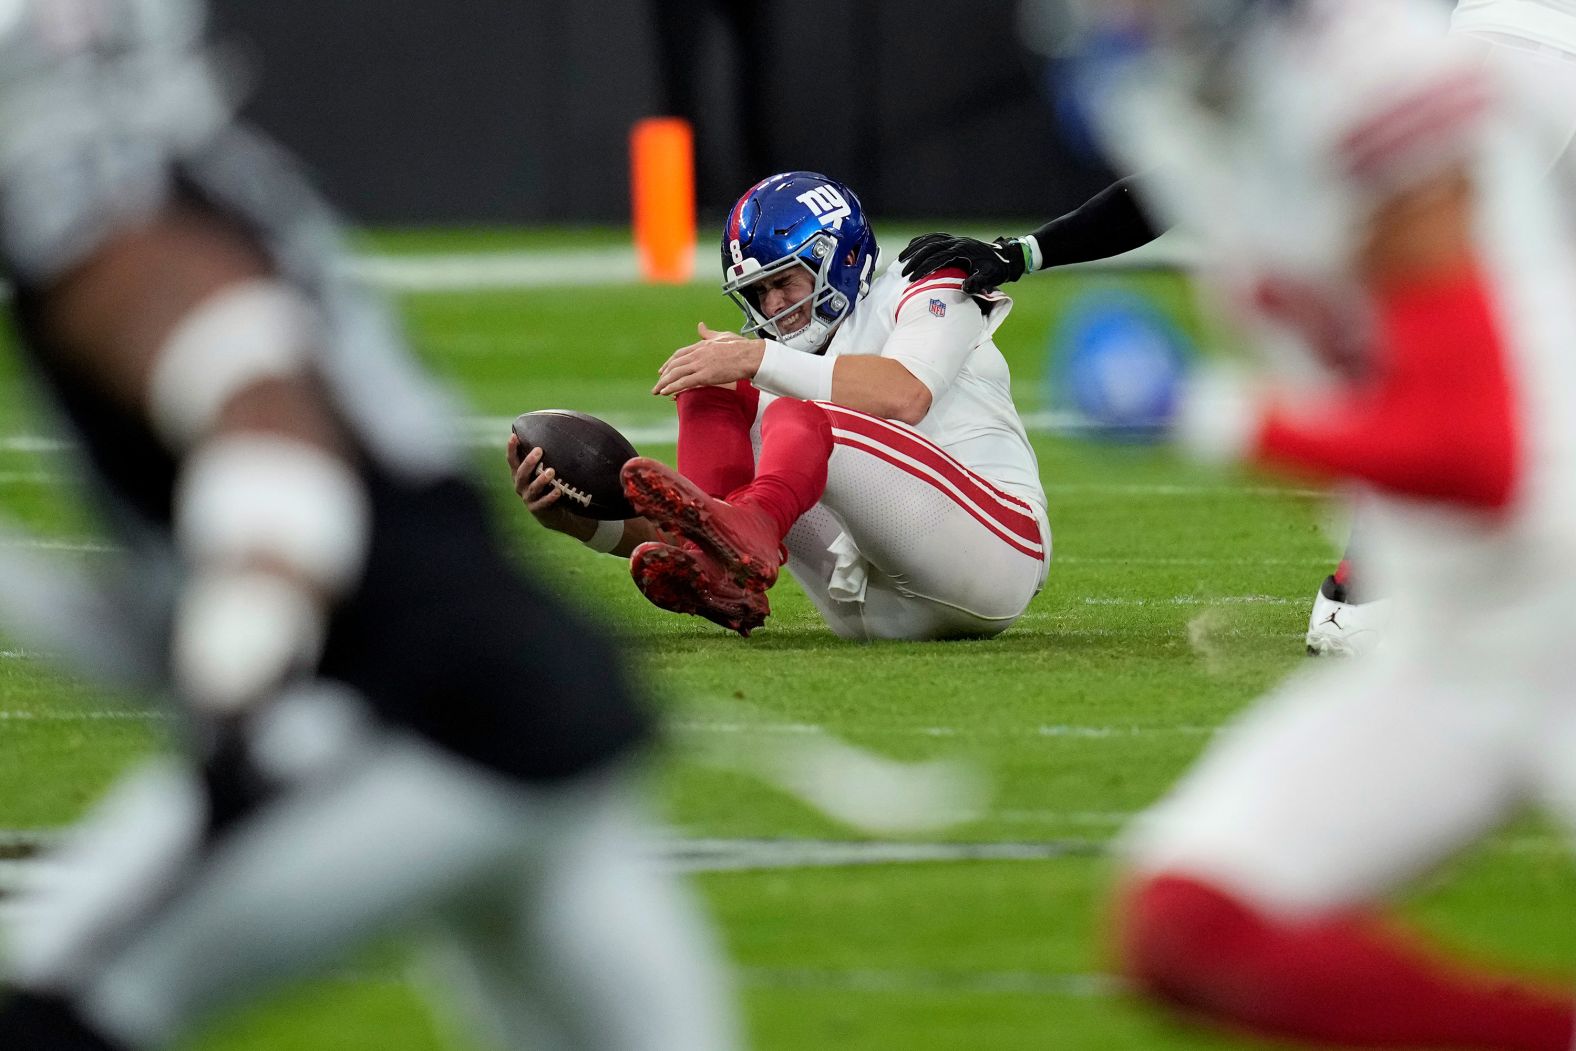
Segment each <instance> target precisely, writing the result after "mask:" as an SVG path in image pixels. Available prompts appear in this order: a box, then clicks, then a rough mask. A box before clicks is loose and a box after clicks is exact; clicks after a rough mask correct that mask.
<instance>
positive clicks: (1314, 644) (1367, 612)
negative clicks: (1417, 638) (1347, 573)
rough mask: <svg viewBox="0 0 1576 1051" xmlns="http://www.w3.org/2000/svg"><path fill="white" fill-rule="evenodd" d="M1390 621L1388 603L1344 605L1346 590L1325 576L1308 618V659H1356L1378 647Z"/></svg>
mask: <svg viewBox="0 0 1576 1051" xmlns="http://www.w3.org/2000/svg"><path fill="white" fill-rule="evenodd" d="M1389 620H1390V600H1389V599H1375V600H1374V601H1372V602H1348V601H1347V600H1346V589H1345V588H1344V587H1342V586H1341V585H1339V584H1337V583H1336V582H1335V578H1334V577H1333V576H1330V577H1325V578H1324V583H1323V584H1321V585H1319V593H1318V594H1317V595H1315V596H1314V597H1313V613H1312V614H1311V615H1310V616H1309V617H1308V639H1307V642H1308V656H1310V657H1357V656H1360V655H1362V654H1364V653H1368V652H1370V651H1371V650H1373V649H1375V648H1377V647H1378V645H1379V643H1380V641H1382V640H1383V638H1384V629H1385V625H1386V624H1387V623H1388V622H1389Z"/></svg>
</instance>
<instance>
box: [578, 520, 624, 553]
mask: <svg viewBox="0 0 1576 1051" xmlns="http://www.w3.org/2000/svg"><path fill="white" fill-rule="evenodd" d="M623 539H624V523H623V522H619V521H612V522H598V523H597V524H596V532H594V533H592V534H591V535H590V536H589V537H587V538H586V539H584V540H582V541H580V542H581V543H582V544H584V545H585V546H586V547H589V548H590V549H591V550H592V551H600V552H601V553H602V554H604V555H610V554H612V553H613V549H614V548H615V547H617V546H618V543H619V541H620V540H623Z"/></svg>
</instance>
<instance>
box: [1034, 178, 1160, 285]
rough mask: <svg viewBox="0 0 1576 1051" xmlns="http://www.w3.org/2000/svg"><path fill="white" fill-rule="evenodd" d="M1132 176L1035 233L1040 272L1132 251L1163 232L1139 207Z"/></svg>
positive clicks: (1053, 220)
mask: <svg viewBox="0 0 1576 1051" xmlns="http://www.w3.org/2000/svg"><path fill="white" fill-rule="evenodd" d="M1134 178H1135V177H1134V176H1131V175H1130V176H1128V177H1127V178H1125V179H1123V180H1122V181H1121V182H1118V183H1113V184H1112V185H1110V186H1107V187H1106V188H1105V189H1103V190H1101V191H1100V192H1099V193H1097V194H1095V195H1094V196H1093V197H1091V198H1090V199H1089V200H1087V201H1085V202H1084V203H1083V204H1081V205H1079V206H1078V207H1077V208H1075V209H1073V210H1072V211H1070V212H1068V213H1067V214H1066V215H1064V216H1062V217H1061V218H1060V219H1052V220H1051V221H1050V222H1048V223H1046V224H1045V225H1044V226H1042V227H1040V228H1039V229H1038V230H1035V231H1034V232H1033V233H1032V234H1030V235H1029V236H1030V237H1033V238H1034V239H1035V241H1036V242H1037V243H1038V244H1039V246H1040V255H1041V256H1043V257H1044V262H1042V263H1041V264H1040V269H1042V270H1043V269H1046V268H1047V267H1053V266H1066V265H1067V264H1069V263H1087V262H1089V261H1091V260H1094V259H1108V258H1110V257H1111V256H1113V255H1121V254H1122V253H1123V252H1131V251H1132V250H1133V249H1135V248H1138V247H1141V246H1142V245H1146V244H1148V243H1149V242H1150V241H1153V240H1154V239H1155V238H1157V237H1159V236H1160V235H1161V234H1163V233H1165V230H1157V229H1155V226H1154V224H1153V223H1152V222H1150V220H1149V217H1148V216H1147V215H1145V214H1144V211H1143V209H1142V208H1140V207H1139V204H1138V194H1137V193H1136V192H1135V191H1134V189H1133V182H1134Z"/></svg>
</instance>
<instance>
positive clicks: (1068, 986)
mask: <svg viewBox="0 0 1576 1051" xmlns="http://www.w3.org/2000/svg"><path fill="white" fill-rule="evenodd" d="M736 973H737V975H738V978H739V980H740V981H741V982H742V983H743V984H744V985H747V986H751V987H755V988H767V989H830V990H836V991H838V992H850V993H973V994H986V995H991V994H1000V995H1024V996H1066V997H1072V998H1074V999H1094V998H1097V997H1107V996H1114V995H1117V994H1118V993H1119V992H1121V990H1122V988H1123V983H1122V980H1121V979H1120V978H1118V977H1117V976H1116V975H1111V974H1055V973H1052V972H1047V971H932V970H918V969H903V970H892V969H885V968H883V969H880V970H876V969H870V968H852V969H839V968H832V967H825V968H823V967H740V968H737V969H736Z"/></svg>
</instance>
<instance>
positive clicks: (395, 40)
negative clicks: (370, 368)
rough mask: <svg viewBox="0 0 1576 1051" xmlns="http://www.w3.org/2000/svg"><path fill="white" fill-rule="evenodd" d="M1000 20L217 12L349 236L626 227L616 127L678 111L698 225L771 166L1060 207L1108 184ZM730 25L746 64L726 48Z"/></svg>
mask: <svg viewBox="0 0 1576 1051" xmlns="http://www.w3.org/2000/svg"><path fill="white" fill-rule="evenodd" d="M1014 11H1015V5H1014V3H1013V0H970V2H967V3H956V2H955V3H944V4H937V5H924V6H922V5H918V4H911V3H906V2H901V0H778V2H765V0H759V2H753V3H752V2H729V0H675V2H673V3H671V4H665V3H662V0H599V2H595V3H584V4H576V3H568V4H564V3H547V2H544V0H450V2H447V3H443V2H434V0H377V2H375V3H374V2H371V0H365V2H358V0H326V2H325V0H215V22H216V27H217V29H218V32H219V35H220V37H221V39H227V40H231V41H237V42H242V43H243V53H245V54H248V55H249V56H250V59H251V61H252V64H254V65H255V66H256V67H257V68H258V70H259V71H260V72H259V80H258V82H257V85H256V87H255V88H254V93H253V96H252V100H251V103H250V105H249V109H250V113H251V115H252V117H253V119H254V120H256V121H257V122H258V123H260V124H261V125H263V126H264V127H265V128H267V129H268V130H270V131H271V132H273V133H274V134H275V135H276V136H277V137H278V138H280V139H282V140H283V141H284V142H285V143H286V144H288V145H289V146H291V147H292V148H293V149H295V150H296V152H298V153H299V154H301V155H302V156H303V157H304V158H305V159H306V160H307V162H308V163H309V164H310V165H311V166H312V167H313V168H314V169H315V170H316V173H317V175H318V176H319V178H320V179H321V180H322V182H323V183H324V185H325V186H326V187H327V189H328V192H329V193H330V195H331V196H332V197H333V198H334V199H335V201H336V202H337V203H338V204H339V205H340V206H341V207H343V208H345V209H346V210H347V211H348V212H349V213H350V214H351V215H352V216H354V217H355V218H357V219H360V220H363V221H368V222H377V223H403V224H412V223H482V222H517V223H536V222H622V221H625V220H626V219H627V216H628V210H629V190H628V166H627V136H628V131H629V127H630V125H631V124H632V123H633V122H634V121H635V120H636V119H638V118H639V117H642V116H646V115H650V114H653V113H658V112H662V111H664V110H666V109H671V108H673V107H674V106H676V105H681V104H683V99H684V98H685V96H686V94H688V96H689V97H691V98H692V99H693V100H694V102H693V104H692V108H693V110H694V112H693V113H691V114H690V115H691V116H692V117H693V118H694V119H695V121H696V124H697V153H698V159H699V175H698V181H699V192H700V196H701V203H702V210H703V213H704V214H706V215H707V216H708V217H709V216H711V215H715V214H720V213H721V212H722V211H723V210H724V209H725V208H726V207H727V205H728V204H729V203H730V202H731V201H732V199H733V197H734V196H736V195H737V194H738V193H739V192H740V191H741V190H743V189H744V188H745V187H746V186H748V185H749V184H750V183H752V182H754V181H755V180H756V179H759V178H761V177H762V176H764V175H767V174H770V173H771V172H772V171H776V170H782V169H787V168H812V169H817V170H820V171H824V172H826V173H827V174H829V175H833V176H834V177H837V178H841V179H843V180H844V181H846V182H848V183H849V184H850V185H852V186H853V187H854V188H855V189H856V190H858V191H859V192H860V194H861V195H862V196H863V197H864V199H865V204H866V206H867V207H868V208H870V209H871V210H872V211H875V212H876V213H878V214H880V215H883V216H925V215H930V216H937V215H945V216H970V215H977V216H1006V215H1024V216H1031V215H1040V214H1042V213H1050V212H1054V211H1057V210H1061V209H1064V208H1067V207H1071V206H1073V205H1074V204H1076V203H1077V202H1078V201H1079V200H1081V199H1082V198H1083V197H1084V196H1086V195H1087V194H1088V193H1090V192H1093V191H1094V190H1095V189H1097V188H1098V187H1099V186H1100V185H1102V184H1103V180H1104V179H1105V173H1103V172H1102V171H1099V170H1097V169H1096V168H1095V167H1093V166H1092V165H1091V164H1090V163H1088V162H1087V161H1080V160H1078V159H1077V158H1075V157H1074V156H1073V154H1072V152H1071V151H1070V150H1068V149H1067V148H1066V147H1065V146H1063V145H1062V144H1061V143H1060V142H1059V140H1058V138H1057V136H1056V135H1055V132H1054V127H1053V121H1052V120H1051V117H1050V111H1049V109H1048V108H1047V106H1046V105H1045V103H1044V100H1043V99H1042V98H1041V97H1040V93H1039V92H1038V90H1037V86H1036V85H1037V79H1038V78H1037V74H1036V72H1035V70H1036V69H1037V62H1036V60H1034V59H1033V58H1031V56H1029V55H1028V53H1027V52H1026V51H1025V50H1024V48H1023V47H1022V45H1021V44H1020V43H1019V42H1018V40H1017V35H1016V29H1015V20H1014ZM663 20H666V22H667V24H668V25H669V26H671V27H673V28H674V29H675V30H676V36H677V37H678V38H679V39H680V40H681V41H684V42H685V44H684V46H683V47H682V48H681V51H680V53H679V54H678V55H677V57H676V58H675V57H668V58H666V59H665V57H664V51H663V49H662V47H661V46H660V41H661V33H660V31H659V30H660V28H661V26H662V24H663ZM740 22H742V23H743V28H744V35H745V36H747V38H748V39H747V40H746V41H745V42H744V43H743V44H742V45H741V43H740V42H739V40H738V36H739V34H738V33H737V32H735V33H730V32H729V31H728V27H729V26H737V25H738V24H739V23H740ZM686 88H688V89H689V90H688V91H687V92H686V90H685V89H686ZM752 116H753V119H750V118H752ZM746 120H748V127H754V128H759V129H761V130H762V131H763V132H764V135H763V136H761V138H762V140H763V141H762V143H761V144H758V145H756V146H754V147H752V145H751V142H750V136H749V134H748V131H747V130H746V123H745V122H746Z"/></svg>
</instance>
